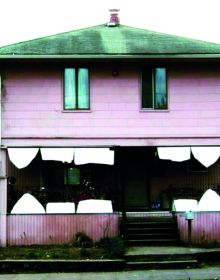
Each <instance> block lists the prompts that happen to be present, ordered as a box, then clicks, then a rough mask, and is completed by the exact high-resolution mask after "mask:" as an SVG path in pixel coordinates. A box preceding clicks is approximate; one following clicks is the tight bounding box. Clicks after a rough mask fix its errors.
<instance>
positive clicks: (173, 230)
mask: <svg viewBox="0 0 220 280" xmlns="http://www.w3.org/2000/svg"><path fill="white" fill-rule="evenodd" d="M139 232H140V233H149V232H150V233H158V232H164V233H177V232H178V231H177V228H176V226H174V227H158V228H141V227H140V228H127V233H128V234H135V233H139Z"/></svg>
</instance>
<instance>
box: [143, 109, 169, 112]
mask: <svg viewBox="0 0 220 280" xmlns="http://www.w3.org/2000/svg"><path fill="white" fill-rule="evenodd" d="M139 112H140V113H147V112H159V113H167V112H170V110H169V109H140V110H139Z"/></svg>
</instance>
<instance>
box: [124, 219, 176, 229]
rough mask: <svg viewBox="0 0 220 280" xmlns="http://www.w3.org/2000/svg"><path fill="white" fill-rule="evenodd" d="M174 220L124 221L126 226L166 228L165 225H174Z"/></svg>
mask: <svg viewBox="0 0 220 280" xmlns="http://www.w3.org/2000/svg"><path fill="white" fill-rule="evenodd" d="M175 226H176V222H174V221H169V222H156V221H151V222H149V221H143V222H139V221H132V222H126V227H127V228H155V227H156V228H167V227H175Z"/></svg>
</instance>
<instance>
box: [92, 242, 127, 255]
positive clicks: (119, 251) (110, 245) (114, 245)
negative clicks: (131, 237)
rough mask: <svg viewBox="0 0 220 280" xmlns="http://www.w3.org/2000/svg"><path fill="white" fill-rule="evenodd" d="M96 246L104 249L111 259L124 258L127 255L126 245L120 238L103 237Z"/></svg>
mask: <svg viewBox="0 0 220 280" xmlns="http://www.w3.org/2000/svg"><path fill="white" fill-rule="evenodd" d="M96 245H97V246H98V247H99V248H102V249H104V251H105V252H106V254H107V257H109V258H122V257H123V256H124V253H125V244H124V241H123V240H122V239H121V238H120V237H103V238H101V239H100V240H99V241H98V242H97V243H96Z"/></svg>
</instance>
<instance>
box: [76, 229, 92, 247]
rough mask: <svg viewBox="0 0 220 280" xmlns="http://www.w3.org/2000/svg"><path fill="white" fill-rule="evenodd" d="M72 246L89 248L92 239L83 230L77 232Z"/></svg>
mask: <svg viewBox="0 0 220 280" xmlns="http://www.w3.org/2000/svg"><path fill="white" fill-rule="evenodd" d="M74 246H76V247H80V248H91V247H92V246H93V240H92V238H90V237H89V236H88V235H87V234H85V233H84V232H78V233H76V236H75V241H74Z"/></svg>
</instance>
